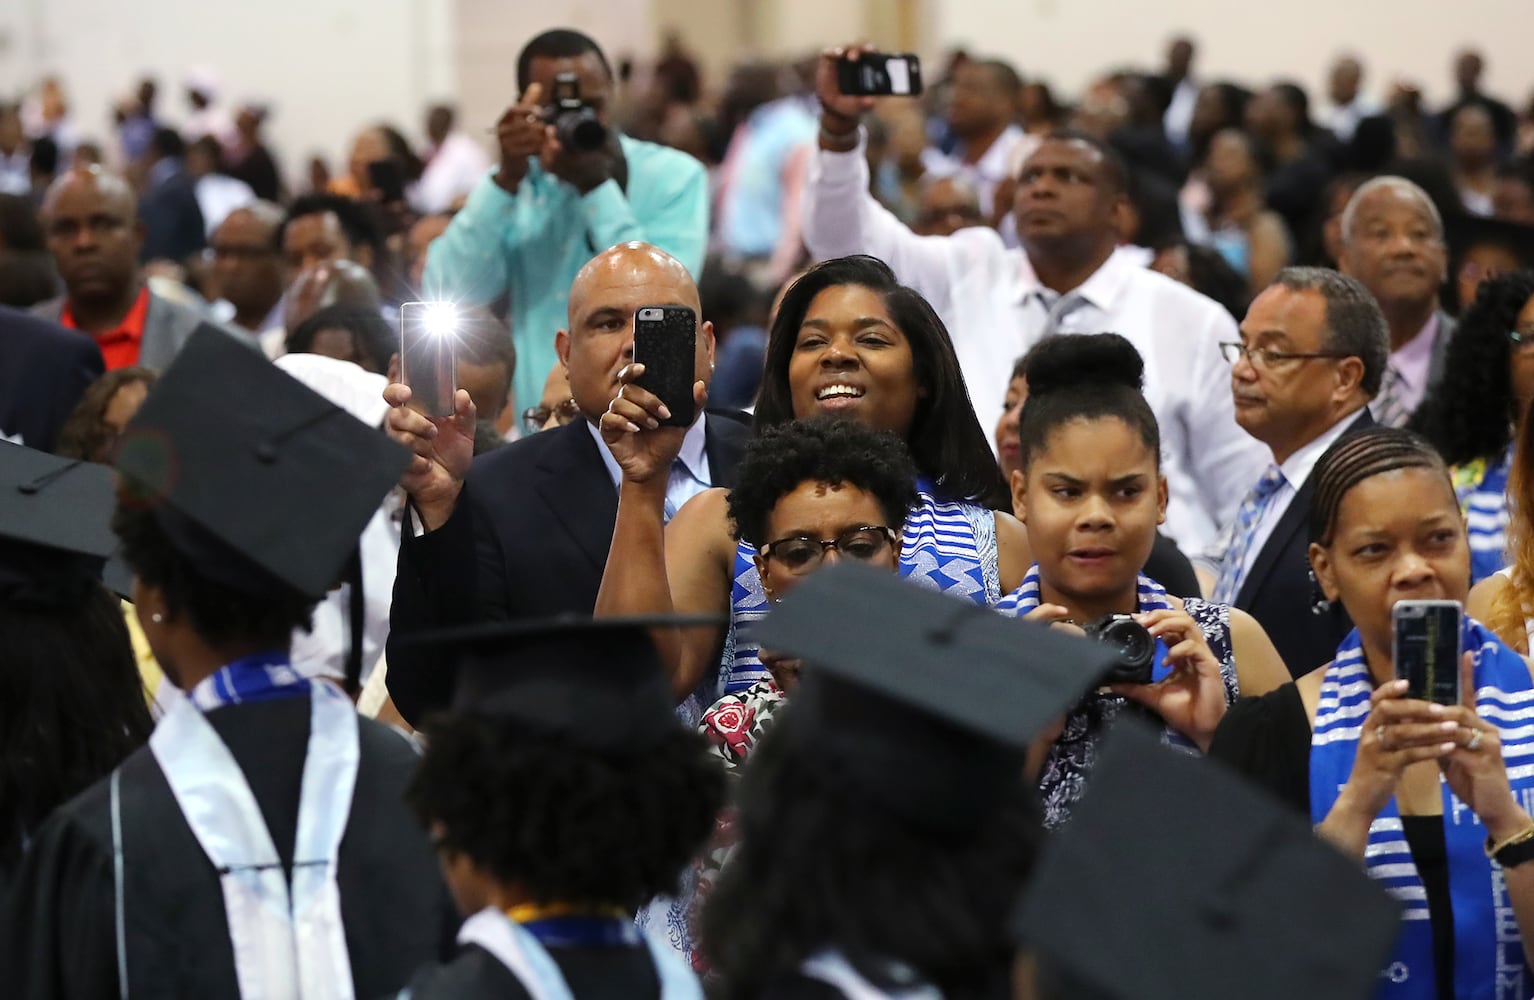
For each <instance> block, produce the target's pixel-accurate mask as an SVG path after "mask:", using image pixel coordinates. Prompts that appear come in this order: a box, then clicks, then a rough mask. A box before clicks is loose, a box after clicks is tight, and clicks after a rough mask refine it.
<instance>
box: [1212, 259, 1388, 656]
mask: <svg viewBox="0 0 1534 1000" xmlns="http://www.w3.org/2000/svg"><path fill="white" fill-rule="evenodd" d="M1226 351H1227V353H1228V354H1229V355H1230V356H1233V357H1234V358H1235V359H1236V360H1235V364H1234V365H1233V367H1232V368H1231V392H1232V394H1233V395H1234V396H1235V403H1236V420H1237V421H1238V422H1239V423H1240V424H1241V426H1242V427H1243V428H1244V429H1245V430H1246V432H1247V433H1248V434H1250V435H1252V437H1254V438H1256V439H1257V440H1259V441H1261V442H1262V443H1263V444H1265V445H1267V446H1268V448H1269V449H1271V451H1272V452H1273V464H1272V465H1271V466H1269V467H1268V470H1267V472H1265V473H1264V475H1263V477H1262V479H1260V480H1259V481H1258V483H1257V485H1256V486H1255V487H1253V489H1252V491H1251V492H1250V493H1249V494H1248V495H1247V497H1246V499H1245V500H1244V501H1243V502H1242V504H1241V508H1240V510H1239V511H1238V512H1237V514H1236V518H1235V520H1234V521H1233V522H1232V523H1231V524H1230V525H1229V526H1228V527H1227V529H1226V531H1225V532H1224V533H1223V534H1222V535H1221V537H1220V538H1219V539H1218V540H1217V541H1216V543H1215V545H1214V546H1213V547H1211V549H1210V550H1209V552H1207V553H1206V558H1205V559H1204V560H1202V562H1203V563H1204V565H1203V569H1204V570H1205V571H1207V572H1208V573H1209V574H1210V575H1211V577H1212V583H1213V587H1212V590H1213V597H1214V599H1215V600H1216V601H1220V602H1221V603H1225V604H1231V605H1233V606H1235V607H1237V608H1240V609H1241V610H1243V611H1246V612H1247V613H1249V614H1250V615H1251V616H1252V617H1253V618H1256V619H1257V621H1258V623H1259V624H1261V625H1262V627H1263V629H1264V630H1266V632H1267V633H1268V636H1269V638H1271V639H1272V640H1273V645H1274V646H1275V647H1277V649H1278V652H1279V655H1280V656H1282V657H1283V659H1284V663H1285V664H1287V665H1288V667H1289V671H1290V673H1292V674H1293V675H1294V676H1295V677H1301V676H1303V675H1305V674H1307V673H1309V672H1310V671H1312V670H1314V669H1315V668H1317V667H1319V666H1321V665H1323V664H1325V663H1329V662H1330V661H1331V659H1332V655H1333V654H1334V653H1335V652H1336V649H1337V644H1338V643H1339V642H1341V641H1342V639H1343V637H1344V636H1346V635H1347V633H1348V631H1349V630H1350V629H1351V628H1352V623H1351V622H1349V621H1348V618H1347V615H1346V613H1344V612H1343V610H1342V607H1341V606H1340V605H1333V606H1330V607H1326V608H1319V609H1318V602H1319V601H1320V600H1321V595H1320V593H1319V591H1318V590H1317V589H1316V586H1315V584H1314V583H1313V582H1312V580H1311V577H1310V556H1309V548H1310V537H1309V522H1310V504H1311V494H1312V492H1313V490H1314V483H1313V482H1312V480H1311V475H1310V474H1311V471H1312V470H1313V469H1314V468H1315V466H1316V463H1317V462H1318V461H1319V460H1320V458H1321V455H1322V454H1323V453H1324V452H1325V451H1326V449H1327V448H1329V447H1330V446H1331V445H1332V443H1333V442H1335V441H1336V440H1337V439H1338V438H1340V437H1342V436H1343V435H1344V434H1347V433H1348V432H1350V431H1353V430H1357V429H1359V428H1360V427H1367V426H1369V425H1370V424H1372V423H1373V422H1374V421H1373V419H1372V418H1371V416H1370V414H1369V401H1370V400H1371V399H1372V398H1373V397H1374V395H1375V393H1376V392H1378V391H1379V388H1380V382H1381V379H1382V378H1383V377H1384V372H1385V367H1386V364H1387V361H1388V357H1389V353H1390V349H1389V344H1388V341H1387V339H1386V334H1385V317H1384V315H1383V314H1381V312H1380V308H1379V306H1378V305H1376V304H1375V301H1374V299H1373V298H1372V297H1371V296H1370V295H1369V293H1368V291H1367V290H1365V288H1364V287H1363V285H1361V284H1360V283H1359V282H1358V281H1356V280H1354V279H1352V278H1348V277H1345V276H1343V275H1341V274H1338V273H1337V272H1336V271H1332V270H1328V269H1325V268H1313V267H1291V268H1285V269H1284V270H1283V271H1280V272H1279V274H1278V277H1277V278H1276V279H1275V280H1274V282H1273V284H1272V285H1270V286H1268V288H1267V289H1266V290H1264V291H1263V292H1262V294H1261V295H1259V296H1257V298H1256V299H1254V300H1253V301H1252V305H1251V308H1250V309H1248V310H1247V314H1246V319H1245V320H1243V321H1242V323H1241V343H1240V345H1235V346H1231V347H1227V348H1226Z"/></svg>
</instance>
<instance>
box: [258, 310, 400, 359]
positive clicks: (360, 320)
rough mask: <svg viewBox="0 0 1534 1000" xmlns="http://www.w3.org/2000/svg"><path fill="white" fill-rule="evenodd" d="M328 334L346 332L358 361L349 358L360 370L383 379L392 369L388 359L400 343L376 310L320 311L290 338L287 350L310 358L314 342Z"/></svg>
mask: <svg viewBox="0 0 1534 1000" xmlns="http://www.w3.org/2000/svg"><path fill="white" fill-rule="evenodd" d="M326 330H343V331H345V332H346V334H347V336H348V337H350V338H351V342H352V350H353V352H355V354H356V355H357V356H356V358H349V359H347V360H353V361H355V362H356V363H357V366H358V367H359V368H362V369H364V370H366V371H370V372H373V373H375V374H378V375H382V374H384V373H385V372H387V371H388V369H389V357H390V356H391V355H392V354H393V353H394V351H395V350H396V346H395V341H396V340H397V339H398V338H397V337H396V335H395V334H394V332H393V331H392V330H391V329H390V328H389V324H388V322H387V321H385V320H384V318H383V317H382V316H380V315H379V314H378V310H376V309H366V308H363V307H361V306H354V305H348V304H345V303H340V302H338V303H336V304H335V305H329V306H325V307H324V308H323V309H317V310H315V311H314V312H313V313H311V314H310V315H309V317H308V318H307V319H305V320H304V321H303V322H302V323H299V324H298V326H297V327H295V328H294V329H293V331H292V332H291V333H289V334H288V337H287V342H286V344H285V347H286V349H287V352H288V353H289V354H311V353H313V351H314V338H315V337H318V336H319V335H320V334H321V333H323V332H324V331H326Z"/></svg>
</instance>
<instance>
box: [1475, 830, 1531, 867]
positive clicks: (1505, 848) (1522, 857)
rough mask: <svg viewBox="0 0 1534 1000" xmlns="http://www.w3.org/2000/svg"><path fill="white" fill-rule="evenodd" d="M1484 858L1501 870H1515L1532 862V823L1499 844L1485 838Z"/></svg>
mask: <svg viewBox="0 0 1534 1000" xmlns="http://www.w3.org/2000/svg"><path fill="white" fill-rule="evenodd" d="M1486 856H1487V857H1488V858H1491V859H1492V860H1493V861H1495V862H1496V863H1497V864H1498V865H1501V866H1502V867H1503V868H1516V867H1517V866H1518V865H1521V864H1523V863H1525V862H1527V861H1534V823H1530V824H1529V825H1528V826H1526V827H1524V828H1523V830H1521V831H1520V832H1518V833H1516V834H1514V835H1513V836H1511V837H1509V838H1508V839H1506V840H1504V841H1502V842H1501V843H1500V844H1499V843H1496V842H1494V841H1493V840H1492V839H1491V838H1490V837H1487V838H1486Z"/></svg>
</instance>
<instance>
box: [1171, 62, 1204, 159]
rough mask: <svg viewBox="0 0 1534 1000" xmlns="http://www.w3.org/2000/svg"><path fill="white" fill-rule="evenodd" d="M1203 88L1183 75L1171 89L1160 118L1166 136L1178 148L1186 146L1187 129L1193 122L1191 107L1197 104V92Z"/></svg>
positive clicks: (1185, 147)
mask: <svg viewBox="0 0 1534 1000" xmlns="http://www.w3.org/2000/svg"><path fill="white" fill-rule="evenodd" d="M1202 89H1203V88H1202V87H1200V86H1199V85H1198V84H1196V83H1194V82H1193V81H1192V80H1190V79H1188V78H1187V77H1184V78H1183V79H1182V81H1181V82H1179V83H1178V84H1177V89H1176V90H1174V91H1172V100H1171V101H1170V102H1169V103H1168V104H1167V106H1166V114H1165V115H1163V116H1162V118H1161V127H1162V128H1163V129H1165V130H1166V137H1167V139H1168V140H1170V141H1171V143H1172V145H1174V146H1176V147H1177V148H1178V149H1187V148H1188V129H1189V127H1190V126H1192V124H1193V108H1194V106H1195V105H1197V104H1198V92H1199V91H1200V90H1202Z"/></svg>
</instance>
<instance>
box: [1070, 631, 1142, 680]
mask: <svg viewBox="0 0 1534 1000" xmlns="http://www.w3.org/2000/svg"><path fill="white" fill-rule="evenodd" d="M1082 631H1084V632H1086V634H1087V636H1088V637H1089V638H1092V639H1095V640H1097V641H1098V642H1100V643H1102V644H1103V645H1104V646H1107V647H1108V648H1109V649H1111V650H1113V651H1114V652H1115V653H1117V654H1118V663H1117V664H1115V665H1114V666H1112V667H1110V668H1109V669H1108V672H1107V674H1106V675H1104V677H1103V683H1105V684H1149V683H1151V680H1152V678H1153V676H1154V670H1155V666H1156V640H1155V638H1154V637H1153V636H1152V635H1151V634H1150V631H1149V630H1148V629H1147V628H1146V627H1145V626H1144V625H1141V624H1140V623H1139V622H1137V621H1135V620H1134V618H1133V617H1132V616H1130V615H1104V616H1103V617H1101V618H1099V619H1097V621H1095V622H1091V623H1089V624H1087V625H1085V626H1083V628H1082Z"/></svg>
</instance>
